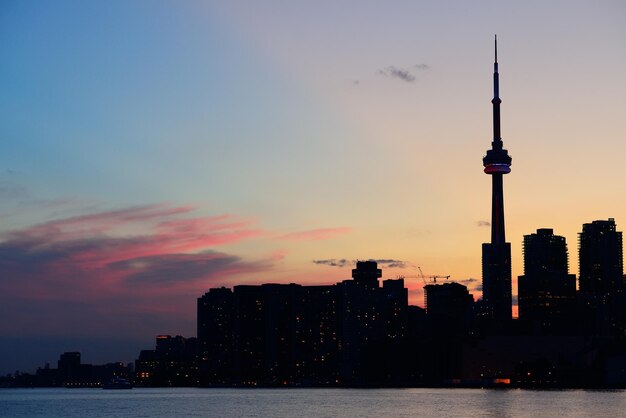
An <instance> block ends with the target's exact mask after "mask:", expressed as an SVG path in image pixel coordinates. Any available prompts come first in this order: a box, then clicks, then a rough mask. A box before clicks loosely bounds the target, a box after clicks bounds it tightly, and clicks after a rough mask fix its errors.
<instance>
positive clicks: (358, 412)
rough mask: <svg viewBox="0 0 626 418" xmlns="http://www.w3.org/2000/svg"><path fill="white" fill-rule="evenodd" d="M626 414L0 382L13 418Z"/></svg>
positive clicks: (384, 394)
mask: <svg viewBox="0 0 626 418" xmlns="http://www.w3.org/2000/svg"><path fill="white" fill-rule="evenodd" d="M624 414H626V392H625V391H583V390H564V391H556V390H555V391H530V390H521V389H515V390H483V389H197V388H174V389H146V388H136V389H133V390H130V391H105V390H101V389H60V388H57V389H0V416H11V417H55V416H70V417H86V418H88V417H128V416H136V417H159V416H161V417H166V416H167V417H169V416H177V415H178V416H222V417H223V416H247V417H268V416H271V417H293V416H301V417H316V416H322V417H330V416H333V417H334V416H338V417H353V416H362V417H380V416H389V417H409V416H429V417H430V416H450V417H470V416H471V417H555V416H578V417H588V416H592V415H594V416H607V417H618V416H624Z"/></svg>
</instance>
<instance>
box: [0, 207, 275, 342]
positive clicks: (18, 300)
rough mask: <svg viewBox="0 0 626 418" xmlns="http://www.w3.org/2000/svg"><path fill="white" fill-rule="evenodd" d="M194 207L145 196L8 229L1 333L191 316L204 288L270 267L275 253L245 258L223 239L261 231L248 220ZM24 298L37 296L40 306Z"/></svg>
mask: <svg viewBox="0 0 626 418" xmlns="http://www.w3.org/2000/svg"><path fill="white" fill-rule="evenodd" d="M193 212H194V209H193V208H191V207H186V206H178V207H174V206H167V205H146V206H137V207H130V208H124V209H118V210H112V211H100V212H95V213H89V214H82V215H77V216H70V217H65V218H61V219H56V220H52V221H48V222H43V223H40V224H37V225H33V226H29V227H25V228H21V229H17V230H13V231H8V232H4V233H1V234H0V307H2V306H4V307H5V308H3V309H4V310H6V309H10V312H11V317H12V321H10V323H7V321H5V322H4V323H0V334H1V333H4V334H5V335H9V334H16V333H22V332H24V331H23V330H28V332H29V333H46V334H48V333H61V332H66V330H67V329H71V330H72V332H75V333H76V334H77V335H85V333H96V332H100V331H102V332H104V333H105V334H106V333H107V332H108V333H109V334H111V333H113V332H115V333H117V331H115V330H117V329H119V328H120V327H121V328H124V327H127V328H128V329H131V330H136V331H137V332H139V331H140V330H143V332H145V327H146V324H148V322H149V323H150V324H153V323H154V318H157V319H159V320H163V324H172V323H175V322H176V321H180V320H181V318H185V321H190V320H192V319H193V317H194V311H195V308H194V306H195V304H194V303H193V301H194V300H195V298H196V297H198V296H199V295H200V294H201V293H202V292H203V291H205V290H206V289H207V288H209V287H212V286H216V285H228V284H231V283H235V282H236V281H237V280H239V275H242V274H254V273H258V272H264V271H268V270H270V269H271V268H272V260H271V259H261V260H257V261H245V260H242V259H241V258H240V257H238V256H236V255H232V254H227V253H224V252H220V251H217V249H216V248H217V247H219V246H220V245H223V244H232V243H236V242H239V241H243V240H246V239H250V238H252V237H257V236H260V235H263V234H264V232H263V231H260V230H258V229H256V228H253V227H252V225H251V222H250V221H247V220H244V219H237V218H234V217H232V216H230V215H216V216H201V217H189V215H191V214H192V213H193ZM9 303H10V304H11V306H13V307H14V308H6V306H9ZM25 306H29V307H34V306H36V307H37V310H36V311H37V312H38V313H37V315H35V316H33V315H30V314H29V312H30V311H31V310H32V309H30V308H29V309H24V308H23V307H25ZM46 307H47V308H46ZM70 307H74V308H72V309H77V310H78V311H80V312H82V314H75V313H69V311H68V309H70ZM81 310H82V311H81ZM148 317H150V318H153V319H150V320H148ZM120 318H123V319H120ZM131 322H132V326H131V324H130V323H131ZM157 323H158V321H157ZM179 323H180V322H179ZM124 329H126V328H124ZM20 330H22V331H20ZM129 332H130V331H129ZM133 332H134V331H133ZM154 332H160V331H159V330H156V329H152V330H151V331H150V333H154ZM174 332H180V331H179V330H174Z"/></svg>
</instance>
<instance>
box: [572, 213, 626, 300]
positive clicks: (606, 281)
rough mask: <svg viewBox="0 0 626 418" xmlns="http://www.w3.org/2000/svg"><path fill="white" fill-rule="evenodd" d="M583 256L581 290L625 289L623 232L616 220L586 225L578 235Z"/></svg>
mask: <svg viewBox="0 0 626 418" xmlns="http://www.w3.org/2000/svg"><path fill="white" fill-rule="evenodd" d="M578 255H579V258H580V266H579V267H580V275H579V278H580V279H579V280H580V291H581V292H582V293H592V294H608V293H615V292H618V291H622V290H623V288H624V277H623V276H624V264H623V255H622V233H621V232H619V231H617V230H616V225H615V219H613V218H609V220H608V221H593V222H591V223H587V224H584V225H583V231H582V232H581V233H580V234H578Z"/></svg>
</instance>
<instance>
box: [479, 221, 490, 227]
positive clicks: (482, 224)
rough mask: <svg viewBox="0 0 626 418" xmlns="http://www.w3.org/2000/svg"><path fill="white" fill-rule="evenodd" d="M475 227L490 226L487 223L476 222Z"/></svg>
mask: <svg viewBox="0 0 626 418" xmlns="http://www.w3.org/2000/svg"><path fill="white" fill-rule="evenodd" d="M476 226H491V222H489V221H477V222H476Z"/></svg>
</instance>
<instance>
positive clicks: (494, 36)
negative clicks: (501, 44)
mask: <svg viewBox="0 0 626 418" xmlns="http://www.w3.org/2000/svg"><path fill="white" fill-rule="evenodd" d="M493 38H494V44H495V47H496V48H495V50H496V60H495V62H496V63H498V35H493Z"/></svg>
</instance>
